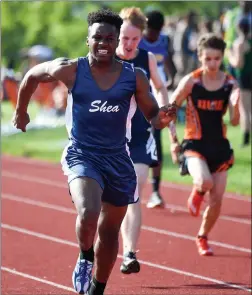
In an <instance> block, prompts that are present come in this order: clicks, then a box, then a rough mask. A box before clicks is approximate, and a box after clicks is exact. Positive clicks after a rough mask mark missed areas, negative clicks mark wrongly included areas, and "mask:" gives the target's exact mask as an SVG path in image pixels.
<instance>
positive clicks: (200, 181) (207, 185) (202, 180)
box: [194, 176, 213, 192]
mask: <svg viewBox="0 0 252 295" xmlns="http://www.w3.org/2000/svg"><path fill="white" fill-rule="evenodd" d="M194 184H195V186H196V188H197V189H198V190H199V191H201V192H206V191H209V190H211V189H212V187H213V180H212V178H210V177H203V176H200V177H198V178H197V179H195V180H194Z"/></svg>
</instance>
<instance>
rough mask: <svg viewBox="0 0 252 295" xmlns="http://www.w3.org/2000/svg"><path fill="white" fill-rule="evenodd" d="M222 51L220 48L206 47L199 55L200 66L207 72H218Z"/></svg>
mask: <svg viewBox="0 0 252 295" xmlns="http://www.w3.org/2000/svg"><path fill="white" fill-rule="evenodd" d="M222 59H223V53H222V52H221V50H218V49H212V48H206V49H203V50H202V52H201V54H200V55H199V60H200V62H201V63H202V67H203V69H204V70H206V71H207V72H218V71H219V69H220V66H221V63H222Z"/></svg>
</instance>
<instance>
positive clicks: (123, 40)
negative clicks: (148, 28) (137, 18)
mask: <svg viewBox="0 0 252 295" xmlns="http://www.w3.org/2000/svg"><path fill="white" fill-rule="evenodd" d="M141 38H142V32H141V30H140V29H138V28H137V27H135V26H133V25H131V24H130V23H129V22H124V23H123V24H122V27H121V31H120V37H119V39H120V41H119V46H118V47H119V48H118V49H119V50H118V51H119V52H120V54H122V55H123V56H124V58H125V59H133V58H134V57H135V53H136V50H137V47H138V44H139V42H140V40H141Z"/></svg>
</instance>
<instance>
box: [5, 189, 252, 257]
mask: <svg viewBox="0 0 252 295" xmlns="http://www.w3.org/2000/svg"><path fill="white" fill-rule="evenodd" d="M2 198H3V199H7V200H11V201H15V202H20V203H25V204H28V205H33V206H38V207H41V208H46V209H51V210H56V211H60V212H64V213H70V214H74V215H75V214H76V211H75V210H74V209H70V208H66V207H63V206H58V205H53V204H49V203H45V202H39V201H35V200H31V199H28V198H23V197H18V196H13V195H9V194H2ZM142 229H143V230H147V231H150V232H154V233H158V234H163V235H167V236H172V237H175V238H180V239H185V240H190V241H195V237H194V236H190V235H185V234H181V233H177V232H172V231H168V230H164V229H159V228H156V227H152V226H146V225H142ZM211 244H212V245H215V246H218V247H222V248H226V249H231V250H236V251H240V252H245V253H251V250H250V249H248V248H243V247H238V246H234V245H230V244H226V243H221V242H217V241H211Z"/></svg>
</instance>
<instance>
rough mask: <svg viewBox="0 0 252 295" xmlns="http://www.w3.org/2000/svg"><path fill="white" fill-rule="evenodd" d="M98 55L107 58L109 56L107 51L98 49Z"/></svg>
mask: <svg viewBox="0 0 252 295" xmlns="http://www.w3.org/2000/svg"><path fill="white" fill-rule="evenodd" d="M97 52H98V54H99V55H102V56H105V55H107V54H108V50H107V49H98V51H97Z"/></svg>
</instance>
